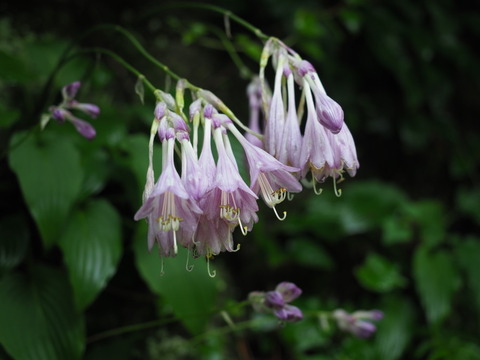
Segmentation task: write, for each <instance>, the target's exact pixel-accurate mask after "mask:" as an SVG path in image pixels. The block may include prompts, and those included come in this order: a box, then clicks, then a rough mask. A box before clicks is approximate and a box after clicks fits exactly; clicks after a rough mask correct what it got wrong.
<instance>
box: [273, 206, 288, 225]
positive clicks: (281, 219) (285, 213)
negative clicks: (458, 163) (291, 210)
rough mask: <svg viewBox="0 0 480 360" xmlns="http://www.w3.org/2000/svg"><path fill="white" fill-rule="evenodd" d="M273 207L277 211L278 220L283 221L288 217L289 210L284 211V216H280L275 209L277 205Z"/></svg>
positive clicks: (275, 210)
mask: <svg viewBox="0 0 480 360" xmlns="http://www.w3.org/2000/svg"><path fill="white" fill-rule="evenodd" d="M272 208H273V211H274V212H275V215H276V216H277V219H278V220H280V221H283V220H285V219H286V218H287V212H286V211H284V212H283V217H280V216H279V215H278V212H277V209H275V206H273V207H272Z"/></svg>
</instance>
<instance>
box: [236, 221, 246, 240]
mask: <svg viewBox="0 0 480 360" xmlns="http://www.w3.org/2000/svg"><path fill="white" fill-rule="evenodd" d="M238 223H239V224H240V231H241V232H242V235H243V236H246V235H247V234H248V228H247V227H246V226H242V222H241V221H240V219H238Z"/></svg>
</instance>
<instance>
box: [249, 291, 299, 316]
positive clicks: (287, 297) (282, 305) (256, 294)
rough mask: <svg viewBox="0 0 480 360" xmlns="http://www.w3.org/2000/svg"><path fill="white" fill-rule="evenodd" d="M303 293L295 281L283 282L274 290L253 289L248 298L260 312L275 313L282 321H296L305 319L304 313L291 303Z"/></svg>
mask: <svg viewBox="0 0 480 360" xmlns="http://www.w3.org/2000/svg"><path fill="white" fill-rule="evenodd" d="M301 293H302V290H301V289H300V288H298V287H297V286H296V285H295V284H294V283H291V282H281V283H280V284H278V285H277V286H276V288H275V290H273V291H267V292H262V291H252V292H251V293H250V294H249V295H248V300H249V302H250V304H251V305H252V306H253V308H254V309H255V310H256V311H258V312H262V313H273V314H274V315H275V316H276V317H277V318H278V319H279V320H281V321H286V322H296V321H299V320H302V319H303V313H302V311H301V310H300V309H299V308H298V307H296V306H293V305H290V304H289V303H290V302H291V301H293V300H295V299H296V298H297V297H299V296H300V294H301Z"/></svg>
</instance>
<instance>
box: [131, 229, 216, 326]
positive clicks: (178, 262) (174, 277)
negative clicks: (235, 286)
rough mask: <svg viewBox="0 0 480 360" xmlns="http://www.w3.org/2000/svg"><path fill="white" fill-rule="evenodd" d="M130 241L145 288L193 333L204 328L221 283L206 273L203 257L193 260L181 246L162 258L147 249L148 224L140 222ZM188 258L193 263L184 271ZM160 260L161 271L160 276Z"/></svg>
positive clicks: (214, 307) (210, 314)
mask: <svg viewBox="0 0 480 360" xmlns="http://www.w3.org/2000/svg"><path fill="white" fill-rule="evenodd" d="M137 228H138V231H137V234H136V236H135V241H134V244H133V246H134V247H133V251H134V253H135V263H136V266H137V269H138V271H139V272H140V275H141V276H142V278H143V280H145V282H146V283H147V285H148V287H149V288H150V289H151V290H152V291H153V292H154V293H156V294H158V295H161V296H162V298H163V299H165V301H166V302H167V303H168V304H169V305H170V306H171V308H172V310H173V312H174V314H175V316H176V317H177V318H178V319H179V320H180V321H182V323H183V324H184V325H185V326H186V328H187V329H188V330H189V331H190V332H191V333H193V334H200V333H201V332H203V331H204V330H205V327H206V325H207V323H208V322H209V320H210V318H211V316H212V311H213V310H215V309H216V305H217V304H216V299H217V294H218V291H219V286H220V284H221V278H220V275H219V274H217V276H216V277H215V278H211V277H210V276H209V275H208V270H207V263H206V260H205V259H204V258H199V259H196V260H192V259H191V257H192V255H191V254H189V253H188V252H187V250H186V249H184V248H182V247H180V248H179V249H178V255H177V256H176V257H174V258H166V259H163V260H162V259H161V258H160V257H159V256H158V255H157V252H156V251H155V250H153V251H152V253H149V252H148V250H147V225H146V223H142V224H139V226H138V227H137ZM187 258H188V261H189V264H192V265H194V268H193V270H192V271H190V272H188V271H187V270H186V265H187ZM162 261H163V262H164V264H163V267H164V274H163V275H162Z"/></svg>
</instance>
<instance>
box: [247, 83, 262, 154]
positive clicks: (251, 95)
mask: <svg viewBox="0 0 480 360" xmlns="http://www.w3.org/2000/svg"><path fill="white" fill-rule="evenodd" d="M247 96H248V105H249V108H250V117H249V121H248V127H249V128H250V129H251V130H253V131H255V132H256V133H258V134H261V133H262V130H261V129H260V114H261V108H262V87H261V84H260V79H259V78H258V77H257V78H255V79H254V80H253V81H252V82H251V83H250V84H249V85H248V87H247ZM245 138H246V139H247V140H248V141H250V142H251V143H252V144H254V145H256V146H258V147H259V148H263V141H262V140H260V139H259V138H258V137H256V136H255V135H253V134H250V133H246V134H245Z"/></svg>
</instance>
